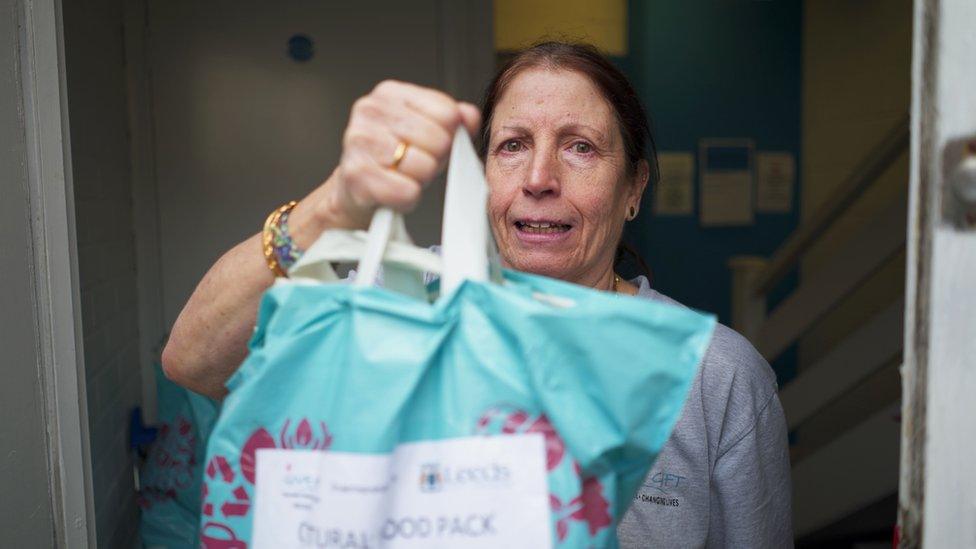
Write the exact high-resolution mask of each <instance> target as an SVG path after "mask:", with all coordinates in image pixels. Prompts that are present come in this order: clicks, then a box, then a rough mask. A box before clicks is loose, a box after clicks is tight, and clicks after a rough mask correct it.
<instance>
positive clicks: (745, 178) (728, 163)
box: [698, 139, 753, 227]
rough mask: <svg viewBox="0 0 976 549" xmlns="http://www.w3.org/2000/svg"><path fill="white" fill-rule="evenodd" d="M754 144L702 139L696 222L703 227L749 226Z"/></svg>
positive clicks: (699, 157)
mask: <svg viewBox="0 0 976 549" xmlns="http://www.w3.org/2000/svg"><path fill="white" fill-rule="evenodd" d="M752 157H753V142H752V140H751V139H702V140H701V142H700V144H699V155H698V162H699V173H700V174H701V182H700V186H701V188H700V190H699V193H700V196H701V204H700V206H699V212H698V213H699V218H700V221H701V224H702V226H704V227H729V226H741V225H752V223H753V209H752V202H753V200H752V186H753V183H752V180H753V175H752V174H753V158H752Z"/></svg>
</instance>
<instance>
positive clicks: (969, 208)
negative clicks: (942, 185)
mask: <svg viewBox="0 0 976 549" xmlns="http://www.w3.org/2000/svg"><path fill="white" fill-rule="evenodd" d="M950 149H955V151H952V150H950ZM953 152H955V154H953ZM945 159H946V160H950V159H956V160H957V162H956V165H955V167H953V168H952V170H951V171H950V172H949V175H948V178H947V179H946V183H947V189H946V190H947V193H946V195H945V197H944V198H945V206H946V207H945V210H944V211H945V212H946V213H947V214H948V216H949V218H950V219H951V220H952V222H953V223H954V224H955V225H956V226H957V227H959V228H960V229H966V230H973V229H976V139H970V140H967V141H963V142H957V143H956V144H955V147H951V146H950V147H949V148H948V149H947V150H946V155H945ZM950 165H951V164H950Z"/></svg>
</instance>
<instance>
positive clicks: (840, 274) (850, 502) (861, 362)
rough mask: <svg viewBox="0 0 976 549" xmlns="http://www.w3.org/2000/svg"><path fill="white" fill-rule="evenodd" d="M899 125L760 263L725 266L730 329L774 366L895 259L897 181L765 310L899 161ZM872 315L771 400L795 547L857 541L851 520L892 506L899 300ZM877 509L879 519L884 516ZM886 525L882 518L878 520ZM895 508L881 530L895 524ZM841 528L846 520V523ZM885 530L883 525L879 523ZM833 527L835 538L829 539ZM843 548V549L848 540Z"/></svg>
mask: <svg viewBox="0 0 976 549" xmlns="http://www.w3.org/2000/svg"><path fill="white" fill-rule="evenodd" d="M908 145H909V124H908V118H907V116H906V117H905V118H904V119H903V120H901V121H899V123H898V124H897V125H896V126H895V127H894V128H892V129H891V131H889V132H888V133H887V134H886V135H885V137H884V138H883V139H881V140H880V141H879V142H878V143H877V145H876V146H875V147H874V148H873V149H872V150H871V151H870V152H869V153H868V154H867V155H866V156H865V157H864V159H863V160H862V161H861V162H860V163H859V164H858V165H857V166H856V167H855V169H854V170H852V172H851V174H850V175H849V177H848V178H847V179H846V180H845V181H844V183H843V184H842V185H841V186H840V187H839V190H838V191H837V192H835V193H834V194H833V195H832V197H831V198H830V199H829V200H827V201H826V202H825V203H824V204H823V205H822V206H821V207H820V208H819V209H818V210H817V211H816V212H815V213H814V214H813V215H812V216H810V218H809V219H808V220H807V221H805V222H804V223H802V224H801V226H800V227H798V228H797V230H796V231H794V233H793V234H792V235H791V236H790V237H789V238H788V239H787V240H786V241H785V242H784V243H783V245H782V246H781V247H780V248H779V249H778V250H777V251H776V252H775V253H774V254H773V255H772V257H770V258H761V257H753V256H740V257H734V258H732V259H731V260H730V263H729V266H730V268H731V270H732V286H733V287H732V296H733V303H732V318H733V321H732V322H733V327H734V328H735V329H736V330H738V331H739V332H740V333H742V334H743V335H745V336H746V337H747V338H749V340H750V341H752V342H753V344H754V345H755V346H756V348H757V349H759V351H760V353H762V355H763V356H764V357H765V358H766V360H768V361H769V362H770V363H772V362H773V361H774V360H776V359H777V358H778V357H780V356H781V355H782V354H783V353H784V352H785V351H786V350H787V349H789V348H791V347H792V346H794V345H795V344H797V343H799V342H800V341H801V340H802V338H803V337H804V336H805V335H807V334H808V333H809V332H810V331H811V329H812V328H813V327H815V326H816V325H817V323H818V322H820V321H822V320H823V319H824V318H825V317H827V315H829V314H830V313H831V312H832V311H836V310H837V309H838V307H839V306H840V305H841V304H843V303H844V302H845V301H846V300H849V299H851V298H856V297H857V295H858V294H859V293H860V292H865V291H867V290H869V289H870V288H869V287H868V286H869V285H868V284H866V283H867V282H868V281H869V280H870V279H871V277H872V275H874V274H875V273H877V272H878V271H879V269H881V268H882V266H883V265H885V264H886V263H890V262H891V261H894V260H896V258H898V256H899V255H900V254H903V253H904V250H905V235H906V219H907V215H906V211H907V195H908V193H907V189H908V182H907V179H906V181H905V185H904V192H903V193H902V194H901V195H899V196H898V197H896V199H895V200H894V201H893V202H892V203H891V204H889V205H887V206H886V207H884V208H881V209H880V210H879V211H878V212H877V213H876V214H875V215H874V217H873V218H872V219H869V220H866V222H864V223H863V224H861V228H860V229H858V230H856V231H854V232H852V233H850V234H847V235H845V238H844V241H843V242H842V243H840V244H839V245H837V246H836V247H834V249H833V250H831V257H830V260H829V261H826V262H824V263H823V264H822V266H821V267H820V268H819V269H818V270H817V271H816V272H814V273H808V272H805V273H804V276H802V277H801V282H800V284H799V285H798V286H797V287H796V289H795V290H793V291H792V293H790V295H788V296H787V297H785V298H784V299H782V300H780V301H779V302H778V303H777V304H775V306H774V307H772V308H771V309H770V307H769V306H768V301H769V296H770V293H771V292H772V290H773V289H774V288H775V287H776V285H777V284H778V283H780V282H781V281H782V280H783V279H784V278H785V277H786V276H787V275H789V274H790V273H791V272H793V271H794V269H796V268H797V267H798V266H799V265H800V262H801V261H802V260H803V259H804V257H805V256H806V255H807V253H808V252H809V251H810V250H811V249H812V248H813V247H814V246H815V245H816V244H818V242H819V241H820V239H821V238H822V237H823V235H824V234H825V233H826V232H827V231H828V230H829V229H830V228H831V227H833V226H834V224H835V223H836V222H837V221H838V220H839V219H841V218H842V217H843V216H844V214H845V213H847V212H848V211H849V210H850V208H851V207H852V206H853V205H854V204H855V203H856V202H857V201H858V199H859V198H861V197H863V196H864V195H865V192H866V191H867V190H868V189H869V188H870V187H871V186H872V184H873V183H874V182H875V181H877V180H878V178H879V177H880V176H881V174H883V173H885V171H886V170H888V169H889V168H890V167H891V166H892V165H893V164H894V163H895V161H896V160H897V159H898V158H899V157H901V156H902V155H904V154H905V153H906V151H907V149H908ZM876 305H877V306H876V307H875V308H876V310H877V312H875V313H874V315H873V316H872V317H871V318H869V319H868V320H867V321H866V322H864V323H862V324H861V325H860V326H858V327H857V328H856V329H854V330H852V331H850V332H849V333H847V334H845V335H844V337H843V338H842V339H841V340H840V341H839V342H838V343H836V344H834V345H832V346H831V348H829V349H817V350H816V351H817V352H816V353H815V354H816V355H817V357H818V358H816V359H815V360H813V361H812V362H811V363H809V364H806V365H803V366H802V367H801V368H800V371H799V374H798V375H797V376H796V377H795V378H794V379H792V380H790V381H788V382H787V383H785V384H784V385H783V386H782V387H781V389H780V399H781V401H782V404H783V408H784V410H785V412H786V420H787V423H788V425H789V429H790V433H791V437H790V438H791V448H790V452H791V458H792V464H793V513H794V524H793V528H794V531H795V535H796V538H797V540H803V539H804V538H807V539H809V538H810V537H811V536H817V535H818V533H819V534H821V535H822V534H824V533H825V532H829V533H830V534H831V535H832V536H833V535H839V536H843V535H845V534H846V535H851V536H853V535H854V534H855V531H856V530H857V529H858V527H859V526H860V527H862V528H870V525H868V524H864V523H863V521H860V522H862V524H860V525H859V524H858V522H859V521H858V520H850V519H851V518H852V517H857V516H859V515H858V513H860V512H862V511H864V510H867V509H870V508H872V506H875V507H876V506H877V504H878V502H885V501H890V502H893V501H894V498H893V495H894V494H895V493H896V492H897V489H898V464H899V446H900V444H899V443H900V441H899V436H900V430H901V427H900V411H901V405H900V380H899V371H898V370H899V367H900V365H901V355H902V344H903V316H904V299H903V298H898V299H896V300H894V301H892V302H890V303H880V304H876ZM886 509H887V508H886ZM884 514H887V511H884ZM895 518H896V517H895V516H894V508H893V503H892V511H891V516H890V523H894V521H895ZM845 519H847V520H845ZM885 520H887V519H885ZM841 525H843V530H846V532H845V531H840V530H838V528H839V527H840V526H841ZM852 539H853V538H852Z"/></svg>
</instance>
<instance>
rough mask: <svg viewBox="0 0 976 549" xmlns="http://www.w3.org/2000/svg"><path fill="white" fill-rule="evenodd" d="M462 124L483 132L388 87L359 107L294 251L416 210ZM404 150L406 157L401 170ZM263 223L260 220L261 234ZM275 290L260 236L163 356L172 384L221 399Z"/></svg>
mask: <svg viewBox="0 0 976 549" xmlns="http://www.w3.org/2000/svg"><path fill="white" fill-rule="evenodd" d="M461 124H464V126H466V127H467V129H468V131H470V132H472V133H474V132H476V131H477V129H478V126H479V124H480V113H479V112H478V109H477V108H476V107H475V106H474V105H471V104H468V103H460V102H458V101H455V100H454V99H452V98H451V97H449V96H447V95H445V94H444V93H441V92H439V91H435V90H432V89H428V88H422V87H420V86H416V85H413V84H406V83H403V82H395V81H392V80H388V81H385V82H382V83H380V84H379V85H378V86H376V88H374V89H373V91H372V92H370V93H369V95H367V96H365V97H362V98H361V99H359V100H358V101H356V103H355V104H354V105H353V108H352V114H351V115H350V117H349V125H348V127H347V128H346V131H345V134H344V136H343V140H342V156H341V159H340V162H339V166H338V167H336V169H335V171H333V172H332V175H331V176H329V178H328V179H327V180H326V181H325V183H323V184H322V185H320V186H319V187H318V188H316V189H315V190H313V191H312V192H311V193H310V194H309V195H308V196H306V197H305V198H304V199H302V200H301V201H300V202H299V203H298V205H297V206H295V209H294V210H292V213H291V214H290V216H289V218H288V226H289V231H290V233H291V235H292V238H293V239H294V241H295V244H297V245H298V247H299V248H303V249H307V248H308V247H309V246H311V245H312V244H313V243H314V242H315V240H316V239H318V237H319V235H320V234H321V233H322V231H324V230H327V229H333V228H350V229H361V228H366V227H367V226H368V225H369V221H370V218H371V217H372V214H373V211H374V210H375V209H376V208H377V207H379V206H389V207H391V208H394V209H396V210H399V211H402V212H406V211H409V210H410V209H412V208H413V207H414V206H415V205H416V204H417V200H418V199H419V198H420V193H421V190H422V189H423V187H424V186H425V185H426V184H427V183H429V182H430V181H431V180H432V179H433V178H434V177H435V176H436V175H437V174H438V172H440V170H442V169H443V168H444V164H445V163H446V161H447V158H448V155H449V153H450V150H451V143H452V140H453V138H454V132H455V131H456V130H457V128H458V126H459V125H461ZM401 142H403V143H406V144H407V145H408V147H407V150H406V154H405V155H403V157H402V158H401V159H400V162H399V164H398V165H397V166H396V169H394V168H393V161H394V154H395V153H396V150H397V147H398V146H399V144H400V143H401ZM274 206H275V204H269V205H268V210H271V208H273V207H274ZM260 222H261V220H260V219H255V220H254V223H255V226H260ZM273 281H274V277H273V275H272V274H271V271H270V270H269V269H268V266H267V265H266V264H265V262H264V256H263V247H262V244H261V235H260V234H256V235H254V236H252V237H251V238H249V239H247V240H245V241H244V242H241V243H240V244H238V245H237V246H235V247H234V248H233V249H231V250H230V251H228V252H227V253H225V254H224V255H223V257H221V258H220V259H219V260H218V261H217V263H215V264H214V265H213V266H212V267H211V268H210V270H209V271H207V274H206V275H205V276H204V277H203V280H201V281H200V283H199V284H198V285H197V288H196V290H194V292H193V295H192V296H190V300H189V301H188V302H187V304H186V305H185V306H184V307H183V311H182V312H180V316H179V318H178V319H177V320H176V323H175V324H174V325H173V330H172V332H171V333H170V337H169V341H168V342H167V344H166V348H165V349H164V350H163V356H162V362H163V369H164V371H165V372H166V375H167V376H168V377H169V378H170V379H172V380H174V381H176V382H177V383H180V384H181V385H184V386H185V387H188V388H190V389H192V390H194V391H197V392H199V393H203V394H205V395H208V396H212V397H216V398H219V397H221V396H222V395H223V394H224V393H225V392H226V391H225V389H224V382H225V381H226V380H227V378H229V377H230V376H231V374H233V373H234V371H235V370H236V369H237V367H238V366H239V365H240V363H241V361H243V360H244V357H245V356H246V354H247V340H248V338H249V337H250V336H251V333H252V331H253V329H254V323H255V321H256V319H257V310H258V302H259V301H260V298H261V294H262V293H263V292H264V290H265V289H267V287H268V286H270V285H271V283H272V282H273Z"/></svg>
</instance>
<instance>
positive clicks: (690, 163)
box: [654, 152, 695, 215]
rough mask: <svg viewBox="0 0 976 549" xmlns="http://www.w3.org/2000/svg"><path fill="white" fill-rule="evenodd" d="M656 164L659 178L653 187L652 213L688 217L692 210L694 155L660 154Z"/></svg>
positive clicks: (681, 153)
mask: <svg viewBox="0 0 976 549" xmlns="http://www.w3.org/2000/svg"><path fill="white" fill-rule="evenodd" d="M657 162H658V170H659V171H660V174H661V178H660V180H659V181H658V182H657V185H655V187H654V213H655V214H657V215H690V214H691V213H692V210H693V209H694V194H693V191H692V180H693V179H692V178H693V177H694V174H695V157H694V155H693V154H692V153H690V152H662V153H658V155H657Z"/></svg>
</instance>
